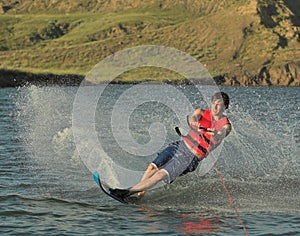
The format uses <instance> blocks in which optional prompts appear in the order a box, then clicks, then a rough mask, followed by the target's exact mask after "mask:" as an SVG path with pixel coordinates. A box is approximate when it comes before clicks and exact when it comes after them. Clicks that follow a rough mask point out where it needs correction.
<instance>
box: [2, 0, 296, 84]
mask: <svg viewBox="0 0 300 236" xmlns="http://www.w3.org/2000/svg"><path fill="white" fill-rule="evenodd" d="M299 9H300V4H299V3H297V1H294V0H240V1H235V0H221V1H219V0H202V1H191V2H189V1H180V0H173V1H171V0H167V1H158V0H149V1H133V0H125V1H122V2H120V1H117V0H111V1H105V0H103V1H97V0H89V1H87V0H82V1H79V0H74V1H62V0H47V1H31V0H24V1H12V0H3V1H2V3H0V69H5V70H19V71H25V72H31V73H52V74H78V75H85V74H86V73H87V72H88V71H89V70H91V69H92V68H93V66H94V65H95V64H97V63H98V62H99V61H101V60H102V59H103V58H105V57H106V56H109V55H111V54H112V53H114V52H117V51H120V50H122V49H125V48H130V47H134V46H140V45H149V44H150V45H164V46H169V47H174V48H177V49H179V50H182V51H184V52H186V53H189V54H190V55H192V56H193V57H195V58H196V59H197V60H199V61H200V62H201V63H203V64H204V65H205V66H206V67H207V68H208V70H209V71H210V73H211V74H212V75H213V76H219V75H221V76H222V77H223V83H224V84H233V85H234V84H244V85H256V84H263V85H272V84H273V85H294V86H299V85H300V78H299V74H300V73H299V72H300V71H299V68H300V29H299V26H300V24H299V23H300V12H299ZM0 76H1V75H0ZM142 77H145V78H153V79H154V80H155V79H166V77H167V78H171V79H172V78H175V79H178V78H180V77H179V76H178V75H177V74H175V73H171V72H169V71H163V70H157V69H153V68H152V69H149V68H147V69H145V70H143V69H141V70H137V71H135V73H126V75H124V76H123V78H122V79H124V80H128V79H129V80H136V79H141V78H142Z"/></svg>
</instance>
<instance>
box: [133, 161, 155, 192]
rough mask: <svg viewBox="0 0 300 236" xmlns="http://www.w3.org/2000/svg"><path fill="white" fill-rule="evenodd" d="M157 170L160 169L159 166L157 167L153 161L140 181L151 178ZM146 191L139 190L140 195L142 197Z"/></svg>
mask: <svg viewBox="0 0 300 236" xmlns="http://www.w3.org/2000/svg"><path fill="white" fill-rule="evenodd" d="M157 171H158V168H157V167H156V165H154V164H153V163H150V164H149V166H148V167H147V169H146V171H145V173H144V175H143V177H142V179H141V181H140V182H143V181H145V180H146V179H149V178H151V177H152V176H153V175H154V174H155V173H156V172H157ZM145 193H146V191H141V192H138V197H142V196H143V195H144V194H145Z"/></svg>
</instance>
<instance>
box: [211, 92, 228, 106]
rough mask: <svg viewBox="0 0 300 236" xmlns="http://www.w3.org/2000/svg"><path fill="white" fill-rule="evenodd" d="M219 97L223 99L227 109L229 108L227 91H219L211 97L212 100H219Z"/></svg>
mask: <svg viewBox="0 0 300 236" xmlns="http://www.w3.org/2000/svg"><path fill="white" fill-rule="evenodd" d="M218 99H221V100H223V102H224V106H225V109H227V108H228V107H229V96H228V95H227V93H224V92H217V93H215V94H214V95H213V96H212V98H211V100H212V101H213V100H218Z"/></svg>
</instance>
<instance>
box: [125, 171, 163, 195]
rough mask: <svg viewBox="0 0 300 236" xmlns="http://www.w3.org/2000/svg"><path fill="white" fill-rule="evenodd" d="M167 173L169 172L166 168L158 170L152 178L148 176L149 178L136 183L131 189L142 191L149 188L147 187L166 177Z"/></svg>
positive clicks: (132, 190)
mask: <svg viewBox="0 0 300 236" xmlns="http://www.w3.org/2000/svg"><path fill="white" fill-rule="evenodd" d="M167 175H168V174H167V172H166V171H165V170H164V169H161V170H157V171H156V172H155V173H154V174H153V175H152V176H151V177H150V178H147V179H145V180H143V181H141V182H139V183H138V184H136V185H135V186H133V187H132V188H130V189H129V190H130V191H131V192H142V191H144V190H147V189H149V188H151V187H153V186H154V185H156V184H157V183H158V182H159V181H161V180H163V179H164V178H166V177H167Z"/></svg>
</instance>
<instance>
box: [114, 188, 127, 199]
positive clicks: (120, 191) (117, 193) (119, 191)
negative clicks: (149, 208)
mask: <svg viewBox="0 0 300 236" xmlns="http://www.w3.org/2000/svg"><path fill="white" fill-rule="evenodd" d="M109 192H110V193H111V194H113V195H115V196H117V197H119V198H122V199H124V198H126V197H129V196H130V195H131V194H132V193H131V192H130V191H129V190H128V189H118V188H115V189H112V188H110V189H109Z"/></svg>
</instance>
